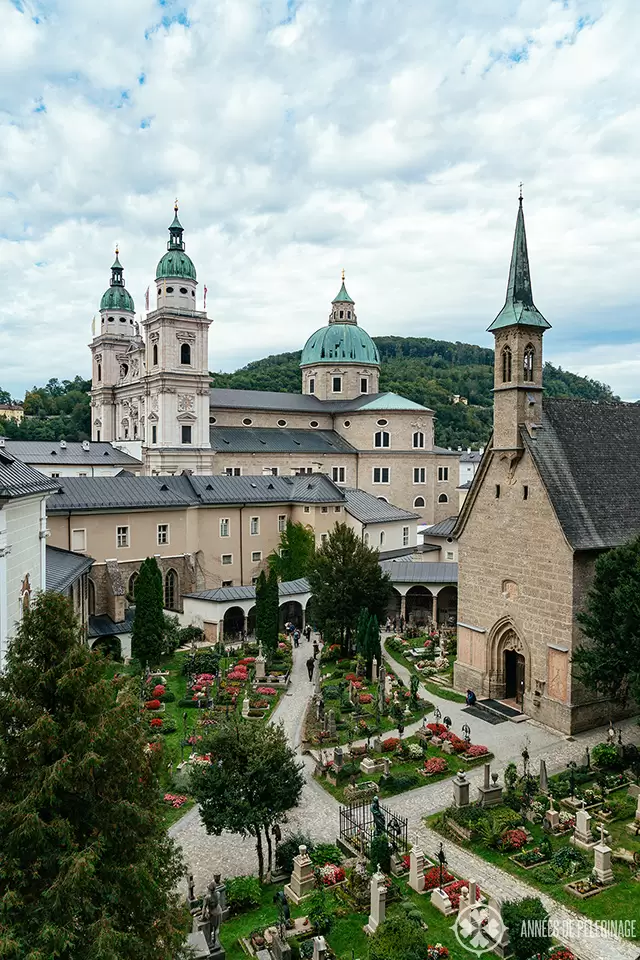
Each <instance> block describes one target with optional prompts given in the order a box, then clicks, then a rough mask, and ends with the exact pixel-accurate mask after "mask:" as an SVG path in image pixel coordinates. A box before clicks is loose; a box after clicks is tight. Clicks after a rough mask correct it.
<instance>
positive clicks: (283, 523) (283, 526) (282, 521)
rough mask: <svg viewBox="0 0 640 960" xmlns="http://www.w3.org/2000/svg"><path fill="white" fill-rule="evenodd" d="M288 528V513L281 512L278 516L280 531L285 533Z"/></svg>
mask: <svg viewBox="0 0 640 960" xmlns="http://www.w3.org/2000/svg"><path fill="white" fill-rule="evenodd" d="M286 529H287V515H286V514H285V513H281V514H280V516H279V517H278V533H284V531H285V530H286Z"/></svg>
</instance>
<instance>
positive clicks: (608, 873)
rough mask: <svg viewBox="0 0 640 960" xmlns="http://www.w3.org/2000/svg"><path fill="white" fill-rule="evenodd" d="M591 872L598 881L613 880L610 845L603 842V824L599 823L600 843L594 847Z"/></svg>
mask: <svg viewBox="0 0 640 960" xmlns="http://www.w3.org/2000/svg"><path fill="white" fill-rule="evenodd" d="M593 854H594V864H593V872H594V873H595V875H596V877H597V878H598V880H599V881H600V883H612V882H613V870H612V869H611V847H608V846H607V844H606V843H605V842H604V824H603V823H601V824H600V843H599V844H598V845H597V847H594V851H593Z"/></svg>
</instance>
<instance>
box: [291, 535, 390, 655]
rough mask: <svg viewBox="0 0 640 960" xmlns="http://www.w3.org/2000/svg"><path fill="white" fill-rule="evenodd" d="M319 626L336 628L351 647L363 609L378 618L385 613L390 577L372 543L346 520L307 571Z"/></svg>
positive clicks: (328, 631) (329, 629)
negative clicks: (365, 542) (355, 531)
mask: <svg viewBox="0 0 640 960" xmlns="http://www.w3.org/2000/svg"><path fill="white" fill-rule="evenodd" d="M307 576H308V580H309V584H310V588H311V594H312V596H313V612H314V617H315V620H316V623H317V625H318V627H319V628H320V629H321V630H322V631H323V632H324V633H325V636H327V637H329V636H330V635H332V634H333V633H334V632H335V634H336V635H337V637H338V638H339V640H340V643H341V644H342V647H343V650H345V651H347V650H349V649H350V647H351V642H352V635H353V633H354V631H355V630H356V625H357V622H358V616H359V613H360V611H361V610H362V609H363V608H365V609H367V610H369V612H370V614H371V615H372V616H373V617H376V618H377V619H378V621H380V620H381V619H382V617H383V616H384V615H385V612H386V609H387V600H388V597H389V590H390V585H389V577H388V576H387V575H386V574H384V573H383V572H382V570H381V569H380V564H379V563H378V552H377V550H370V549H369V547H367V546H365V544H364V543H363V542H362V541H361V540H360V538H359V537H357V536H356V534H355V533H354V531H353V530H352V529H351V528H350V527H348V526H347V525H346V524H344V523H337V524H336V525H335V527H334V528H333V530H332V532H331V533H330V534H329V536H328V537H327V539H326V540H325V542H324V543H323V544H322V545H321V546H320V548H319V549H318V550H317V551H316V552H315V554H314V555H313V557H312V559H311V562H310V564H309V572H308V574H307Z"/></svg>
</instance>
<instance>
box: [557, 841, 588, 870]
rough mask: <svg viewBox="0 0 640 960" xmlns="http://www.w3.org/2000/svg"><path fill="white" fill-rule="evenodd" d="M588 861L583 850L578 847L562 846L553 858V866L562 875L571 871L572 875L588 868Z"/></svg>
mask: <svg viewBox="0 0 640 960" xmlns="http://www.w3.org/2000/svg"><path fill="white" fill-rule="evenodd" d="M587 865H588V861H587V858H586V856H585V855H584V853H583V852H582V850H577V849H576V847H561V848H560V849H559V850H557V851H556V852H555V853H554V855H553V857H552V858H551V866H552V867H554V868H555V870H556V871H557V872H558V873H559V875H560V876H564V874H567V873H570V874H571V875H572V876H573V875H575V874H576V873H578V872H582V871H583V870H586V868H587Z"/></svg>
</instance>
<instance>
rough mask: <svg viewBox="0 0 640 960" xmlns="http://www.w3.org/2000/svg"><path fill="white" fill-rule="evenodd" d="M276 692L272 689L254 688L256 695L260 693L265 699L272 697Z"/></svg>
mask: <svg viewBox="0 0 640 960" xmlns="http://www.w3.org/2000/svg"><path fill="white" fill-rule="evenodd" d="M277 692H278V691H277V690H276V689H274V687H256V693H261V694H263V696H265V697H274V696H275V695H276V693H277Z"/></svg>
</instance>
